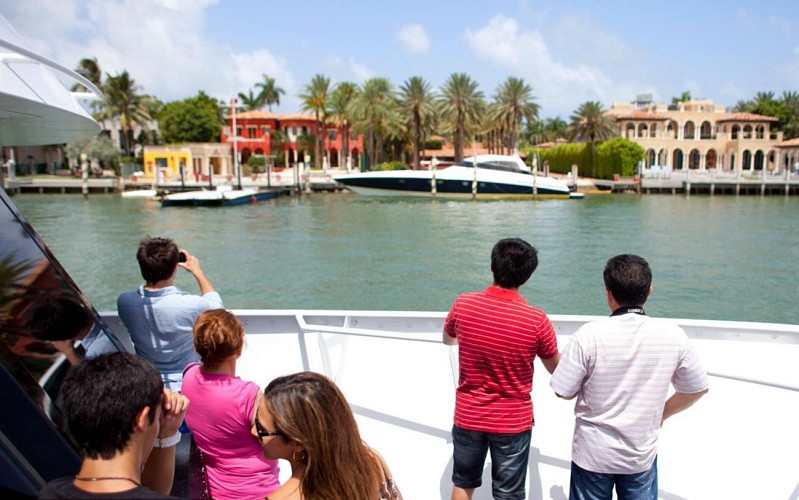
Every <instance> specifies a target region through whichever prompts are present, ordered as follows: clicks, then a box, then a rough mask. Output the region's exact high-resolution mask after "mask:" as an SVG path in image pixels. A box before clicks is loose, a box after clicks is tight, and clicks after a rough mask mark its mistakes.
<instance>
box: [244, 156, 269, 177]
mask: <svg viewBox="0 0 799 500" xmlns="http://www.w3.org/2000/svg"><path fill="white" fill-rule="evenodd" d="M247 164H248V165H249V166H250V169H251V171H252V173H255V174H260V173H262V172H266V157H264V155H250V157H249V158H247Z"/></svg>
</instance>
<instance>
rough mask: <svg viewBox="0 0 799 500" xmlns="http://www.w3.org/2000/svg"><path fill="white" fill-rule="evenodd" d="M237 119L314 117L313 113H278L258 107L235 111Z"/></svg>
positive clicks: (310, 118)
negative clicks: (250, 109)
mask: <svg viewBox="0 0 799 500" xmlns="http://www.w3.org/2000/svg"><path fill="white" fill-rule="evenodd" d="M227 118H228V119H230V118H231V116H230V115H228V116H227ZM236 118H237V119H247V118H253V119H261V120H310V121H314V120H315V118H314V116H313V115H305V114H302V113H291V114H278V113H270V112H269V111H262V110H260V109H256V110H253V111H241V112H239V113H236Z"/></svg>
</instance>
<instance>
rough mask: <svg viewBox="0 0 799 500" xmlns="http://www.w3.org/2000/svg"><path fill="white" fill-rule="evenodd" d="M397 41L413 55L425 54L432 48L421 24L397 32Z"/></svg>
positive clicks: (407, 26) (410, 25) (409, 25)
mask: <svg viewBox="0 0 799 500" xmlns="http://www.w3.org/2000/svg"><path fill="white" fill-rule="evenodd" d="M397 40H399V41H400V43H401V44H402V46H403V47H405V50H407V51H408V52H410V53H412V54H424V53H425V52H427V49H429V48H430V38H429V37H428V36H427V33H426V32H425V30H424V27H422V25H421V24H408V25H406V26H403V27H401V28H400V29H399V30H398V31H397Z"/></svg>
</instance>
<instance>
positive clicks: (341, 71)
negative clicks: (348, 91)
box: [324, 54, 375, 83]
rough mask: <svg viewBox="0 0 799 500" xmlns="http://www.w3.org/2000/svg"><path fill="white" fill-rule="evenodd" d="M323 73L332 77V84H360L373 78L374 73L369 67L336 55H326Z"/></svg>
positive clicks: (351, 58)
mask: <svg viewBox="0 0 799 500" xmlns="http://www.w3.org/2000/svg"><path fill="white" fill-rule="evenodd" d="M324 69H325V72H326V73H328V74H330V75H332V80H333V83H336V82H355V83H362V82H364V81H366V80H368V79H370V78H373V77H374V76H375V71H374V70H373V69H372V68H370V67H369V66H367V65H365V64H363V63H361V62H359V61H357V60H355V59H354V58H353V57H348V58H347V59H346V60H344V59H342V58H341V57H339V56H337V55H333V54H331V55H328V56H327V57H326V58H325V61H324Z"/></svg>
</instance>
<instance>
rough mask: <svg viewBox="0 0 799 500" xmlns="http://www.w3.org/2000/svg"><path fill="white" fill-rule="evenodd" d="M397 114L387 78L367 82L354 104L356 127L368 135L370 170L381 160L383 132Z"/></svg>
mask: <svg viewBox="0 0 799 500" xmlns="http://www.w3.org/2000/svg"><path fill="white" fill-rule="evenodd" d="M397 112H398V111H397V103H396V100H395V99H394V90H393V89H392V86H391V82H389V81H388V80H387V79H386V78H370V79H369V80H366V81H365V82H364V83H363V85H362V86H361V89H360V91H359V92H358V96H357V97H356V98H355V99H354V100H353V102H352V117H353V121H354V122H355V127H356V129H358V130H361V131H365V132H366V133H367V141H366V150H367V153H368V158H369V167H370V168H371V167H373V166H374V165H375V164H377V163H378V161H379V160H381V154H382V150H383V132H384V130H385V128H386V124H387V123H389V122H391V121H392V120H393V119H394V118H393V117H392V116H391V115H392V114H394V113H397Z"/></svg>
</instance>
